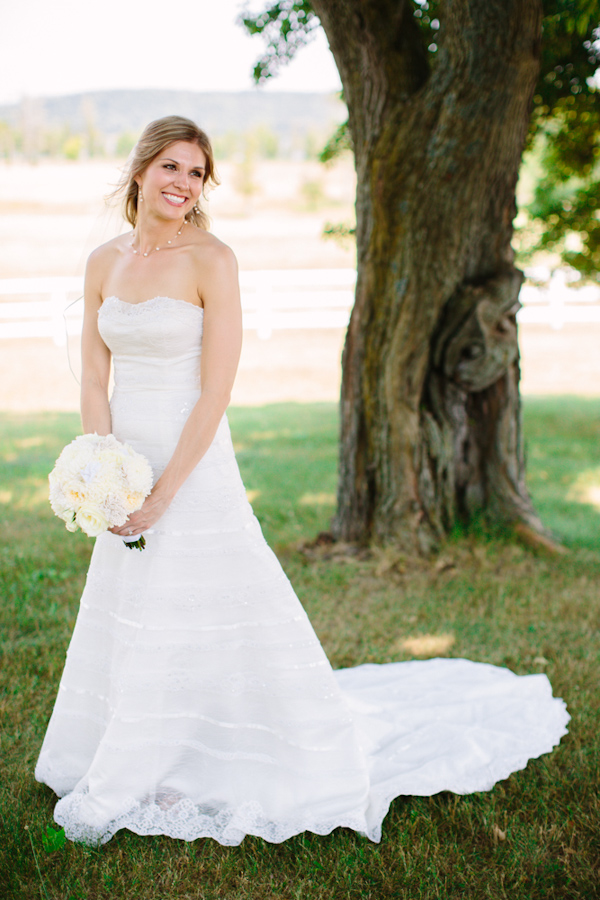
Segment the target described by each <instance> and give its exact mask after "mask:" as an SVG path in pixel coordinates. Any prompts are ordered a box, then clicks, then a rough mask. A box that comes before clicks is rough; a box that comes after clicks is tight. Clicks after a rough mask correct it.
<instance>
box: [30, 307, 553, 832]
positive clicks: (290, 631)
mask: <svg viewBox="0 0 600 900" xmlns="http://www.w3.org/2000/svg"><path fill="white" fill-rule="evenodd" d="M202 321H203V312H202V310H201V309H200V308H198V307H195V306H193V305H191V304H189V303H186V302H184V301H181V300H174V299H171V298H168V297H156V298H154V299H152V300H149V301H147V302H146V303H138V304H135V305H132V304H129V303H125V302H123V301H121V300H119V299H117V298H116V297H109V298H107V299H106V300H105V301H104V303H103V305H102V307H101V309H100V313H99V328H100V333H101V335H102V337H103V339H104V340H105V342H106V344H107V345H108V347H109V348H110V350H111V351H112V354H113V358H114V368H115V389H114V394H113V397H112V400H111V410H112V425H113V432H114V434H115V435H116V437H118V438H119V439H121V440H123V441H127V442H128V443H130V444H131V445H132V446H133V447H134V448H135V449H136V450H139V451H140V452H142V453H143V454H144V455H145V456H146V457H147V458H148V459H149V461H150V463H151V465H152V467H153V470H154V472H155V475H156V476H158V475H159V474H160V472H161V471H162V469H163V468H164V466H165V465H166V463H167V461H168V460H169V458H170V456H171V453H172V451H173V449H174V447H175V445H176V442H177V439H178V437H179V434H180V431H181V428H182V426H183V424H184V422H185V420H186V418H187V416H188V414H189V412H190V410H191V409H192V407H193V405H194V403H195V401H196V400H197V398H198V396H199V394H200V385H199V368H200V367H199V360H200V350H201V340H202ZM146 540H147V546H146V549H145V550H144V551H143V552H139V551H138V550H134V549H127V548H126V547H125V546H124V543H123V540H122V539H121V538H120V537H117V536H115V535H112V534H109V533H106V534H104V535H101V536H100V537H99V538H98V539H97V540H96V546H95V548H94V552H93V557H92V561H91V564H90V569H89V573H88V577H87V583H86V586H85V590H84V593H83V596H82V598H81V608H80V611H79V615H78V618H77V624H76V626H75V631H74V634H73V638H72V640H71V644H70V647H69V651H68V655H67V661H66V666H65V670H64V673H63V676H62V681H61V684H60V690H59V693H58V698H57V701H56V705H55V708H54V712H53V714H52V718H51V720H50V724H49V726H48V730H47V733H46V737H45V740H44V743H43V747H42V750H41V753H40V757H39V761H38V764H37V767H36V778H37V779H38V780H39V781H42V782H44V783H45V784H47V785H49V786H50V787H51V788H52V789H53V790H54V791H55V792H56V794H58V795H59V797H61V798H62V799H61V800H59V802H58V804H57V806H56V810H55V818H56V821H57V822H58V823H59V824H60V825H62V826H64V829H65V832H66V834H67V836H68V837H69V838H71V839H73V840H77V841H85V842H91V843H97V842H104V841H107V840H109V839H110V837H111V836H112V835H113V834H114V833H115V832H116V831H117V830H118V829H120V828H128V829H130V830H131V831H134V832H137V833H138V834H166V835H170V836H172V837H175V838H183V839H185V840H193V839H195V838H198V837H212V838H215V839H216V840H217V841H219V842H220V843H222V844H239V843H240V841H242V839H243V838H244V836H245V835H246V834H252V835H259V836H260V837H263V838H265V839H266V840H268V841H276V842H278V841H283V840H286V839H287V838H289V837H291V836H292V835H294V834H298V833H300V832H303V831H306V830H309V831H313V832H316V833H317V834H327V833H329V832H330V831H332V830H333V829H334V828H336V827H338V826H346V827H349V828H352V829H355V830H356V831H359V832H361V833H363V834H365V835H367V836H368V837H369V838H371V839H372V840H375V841H376V840H379V839H380V836H381V824H382V820H383V818H384V816H385V814H386V812H387V810H388V807H389V804H390V802H391V800H392V799H393V798H394V797H397V796H399V795H401V794H414V795H431V794H435V793H437V792H438V791H444V790H448V791H454V792H455V793H459V794H464V793H470V792H472V791H482V790H488V789H490V788H491V787H492V786H493V785H494V784H495V782H497V781H498V780H500V779H502V778H506V777H507V776H508V775H509V774H510V773H511V772H514V771H516V770H518V769H522V768H523V767H524V766H525V765H526V764H527V761H528V760H529V759H532V758H534V757H538V756H540V755H541V754H543V753H548V752H549V751H550V750H551V749H552V748H553V747H554V746H555V745H556V744H557V743H558V742H559V740H560V738H561V736H562V735H564V734H565V732H566V724H567V722H568V721H569V715H568V713H567V711H566V708H565V705H564V703H563V702H562V700H558V699H554V698H553V697H552V690H551V687H550V683H549V681H548V679H547V678H546V677H545V676H544V675H528V676H524V677H518V676H516V675H514V674H513V673H512V672H510V671H508V670H507V669H501V668H496V667H494V666H490V665H485V664H478V663H473V662H469V661H468V660H463V659H434V660H428V661H425V662H404V663H391V664H388V665H363V666H357V667H356V668H354V669H345V670H342V671H338V672H334V671H332V669H331V666H330V665H329V662H328V660H327V658H326V656H325V654H324V652H323V650H322V648H321V645H320V644H319V641H318V639H317V637H316V636H315V633H314V631H313V629H312V627H311V625H310V623H309V621H308V618H307V616H306V614H305V612H304V610H303V608H302V606H301V605H300V602H299V600H298V599H297V597H296V595H295V594H294V591H293V589H292V587H291V585H290V583H289V581H288V579H287V578H286V576H285V574H284V573H283V571H282V569H281V567H280V565H279V563H278V561H277V559H276V557H275V555H274V554H273V552H272V551H271V550H270V549H269V547H268V546H267V545H266V543H265V541H264V538H263V536H262V533H261V530H260V526H259V524H258V522H257V520H256V519H255V517H254V515H253V513H252V509H251V507H250V505H249V503H248V501H247V498H246V493H245V490H244V486H243V484H242V480H241V478H240V474H239V471H238V467H237V463H236V460H235V456H234V452H233V447H232V444H231V438H230V434H229V427H228V424H227V420H226V418H223V421H222V422H221V424H220V426H219V429H218V431H217V434H216V437H215V439H214V441H213V443H212V445H211V447H210V449H209V450H208V452H207V453H206V455H205V456H204V457H203V459H202V460H201V461H200V463H199V464H198V466H197V467H196V469H195V470H194V472H193V473H192V474H191V475H190V477H189V478H188V480H187V481H186V482H185V484H184V485H183V486H182V488H181V489H180V491H179V492H178V494H177V496H176V497H175V499H174V501H173V503H172V504H171V506H170V507H169V509H168V511H167V512H166V513H165V515H164V516H163V517H162V519H160V520H159V521H158V522H157V524H156V525H155V526H154V527H153V528H152V529H150V530H149V531H148V532H147V533H146Z"/></svg>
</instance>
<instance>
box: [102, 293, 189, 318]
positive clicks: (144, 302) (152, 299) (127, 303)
mask: <svg viewBox="0 0 600 900" xmlns="http://www.w3.org/2000/svg"><path fill="white" fill-rule="evenodd" d="M108 300H116V301H117V303H122V304H123V305H124V306H146V305H147V304H148V303H154V302H155V301H156V300H168V301H169V302H170V303H184V304H185V305H186V306H191V307H192V309H197V310H198V311H199V312H201V313H203V312H204V307H203V306H196V304H195V303H190V301H189V300H178V299H177V298H176V297H167V296H163V295H162V294H157V296H156V297H150V298H149V299H148V300H139V301H138V302H137V303H131V302H130V301H128V300H121V298H120V297H117V295H116V294H111V295H110V296H109V297H105V298H104V300H103V302H102V306H104V304H105V303H106V302H107V301H108ZM102 306H101V307H100V308H101V309H102Z"/></svg>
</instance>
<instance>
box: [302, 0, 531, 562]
mask: <svg viewBox="0 0 600 900" xmlns="http://www.w3.org/2000/svg"><path fill="white" fill-rule="evenodd" d="M313 6H314V9H315V11H316V13H317V14H318V16H319V17H320V19H321V23H322V25H323V27H324V29H325V32H326V33H327V36H328V39H329V43H330V46H331V49H332V52H333V54H334V57H335V59H336V62H337V64H338V68H339V70H340V75H341V78H342V83H343V85H344V91H345V96H346V100H347V102H348V108H349V116H350V130H351V134H352V139H353V144H354V152H355V157H356V169H357V175H358V188H357V202H356V211H357V248H358V281H357V289H356V302H355V306H354V310H353V313H352V317H351V320H350V325H349V329H348V335H347V338H346V345H345V349H344V357H343V383H342V396H341V443H340V480H339V490H338V508H337V514H336V517H335V519H334V526H333V527H334V534H335V536H336V537H338V538H340V539H344V540H351V541H360V542H368V541H373V540H374V541H378V542H385V541H393V542H395V543H397V544H398V545H400V546H401V547H403V548H405V549H407V550H410V551H415V550H418V551H427V550H428V549H429V548H430V547H431V546H432V545H434V544H435V543H436V541H437V540H438V539H439V538H440V537H441V536H442V535H443V534H444V533H445V532H447V531H448V529H449V528H450V527H451V526H452V524H453V522H454V521H455V520H456V519H457V517H459V518H463V519H468V518H470V517H472V516H473V515H474V514H476V513H477V512H479V511H481V512H483V513H484V514H488V515H491V516H493V517H494V519H495V520H501V521H505V522H511V521H512V522H521V523H522V522H525V523H526V524H527V525H528V526H529V527H532V528H534V529H536V530H540V531H541V530H542V526H541V523H540V522H539V520H538V518H537V516H536V515H535V512H534V510H533V508H532V505H531V502H530V500H529V497H528V495H527V492H526V489H525V483H524V463H523V442H522V431H521V417H520V401H519V390H518V385H519V352H518V345H517V329H516V321H515V314H516V312H517V309H518V306H519V302H518V294H519V288H520V285H521V281H522V275H521V273H520V272H518V271H517V270H516V269H515V268H514V266H513V251H512V249H511V245H510V241H511V236H512V220H513V218H514V215H515V211H516V208H515V187H516V182H517V175H518V171H519V164H520V160H521V154H522V149H523V144H524V141H525V136H526V133H527V127H528V121H529V114H530V104H531V98H532V94H533V90H534V88H535V84H536V80H537V75H538V71H539V55H540V41H541V17H542V8H541V0H446V2H444V3H443V5H442V4H441V3H440V4H439V8H440V21H441V28H440V43H439V49H438V51H437V53H436V54H435V57H434V59H433V64H432V65H430V63H429V59H428V58H429V57H431V56H432V54H431V53H430V52H428V51H427V50H426V49H425V48H424V46H423V40H422V35H421V32H420V29H419V27H418V25H417V23H416V21H415V18H414V16H413V11H414V5H413V4H412V3H411V2H409V0H313Z"/></svg>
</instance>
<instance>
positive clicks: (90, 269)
mask: <svg viewBox="0 0 600 900" xmlns="http://www.w3.org/2000/svg"><path fill="white" fill-rule="evenodd" d="M126 241H127V236H126V235H122V234H120V235H118V236H117V237H115V238H112V239H111V240H110V241H107V242H106V243H105V244H101V245H100V246H99V247H96V249H95V250H93V251H92V252H91V253H90V255H89V257H88V261H87V266H86V282H88V281H90V280H91V281H94V282H96V283H101V282H102V280H103V277H104V275H105V273H106V272H108V271H109V270H110V268H111V267H112V266H113V264H114V263H115V261H116V259H117V258H118V257H119V256H121V255H122V253H123V250H124V248H125V246H126Z"/></svg>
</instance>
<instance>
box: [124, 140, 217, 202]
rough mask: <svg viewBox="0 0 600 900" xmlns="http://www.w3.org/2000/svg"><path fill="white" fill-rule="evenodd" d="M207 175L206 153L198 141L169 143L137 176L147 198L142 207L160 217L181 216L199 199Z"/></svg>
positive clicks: (137, 180)
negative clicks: (196, 142)
mask: <svg viewBox="0 0 600 900" xmlns="http://www.w3.org/2000/svg"><path fill="white" fill-rule="evenodd" d="M205 174H206V156H205V154H204V151H203V150H201V149H200V147H199V146H198V145H197V144H193V143H189V142H188V141H177V142H176V143H174V144H169V145H168V146H167V147H165V148H164V150H161V152H160V153H159V154H158V155H157V156H155V157H154V159H153V160H152V162H150V164H149V165H148V167H147V168H146V169H145V171H144V172H143V173H142V174H141V175H138V176H137V177H136V179H135V180H136V182H137V184H138V185H139V186H140V187H141V189H142V194H143V197H144V203H143V206H142V207H141V208H143V209H144V211H145V212H146V213H149V214H154V215H156V216H157V217H158V218H164V219H181V218H182V217H183V216H185V215H187V213H189V212H190V210H191V209H192V208H193V207H194V205H195V203H196V201H197V200H198V199H199V198H200V195H201V194H202V186H203V184H204V177H205ZM138 208H140V207H138Z"/></svg>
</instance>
